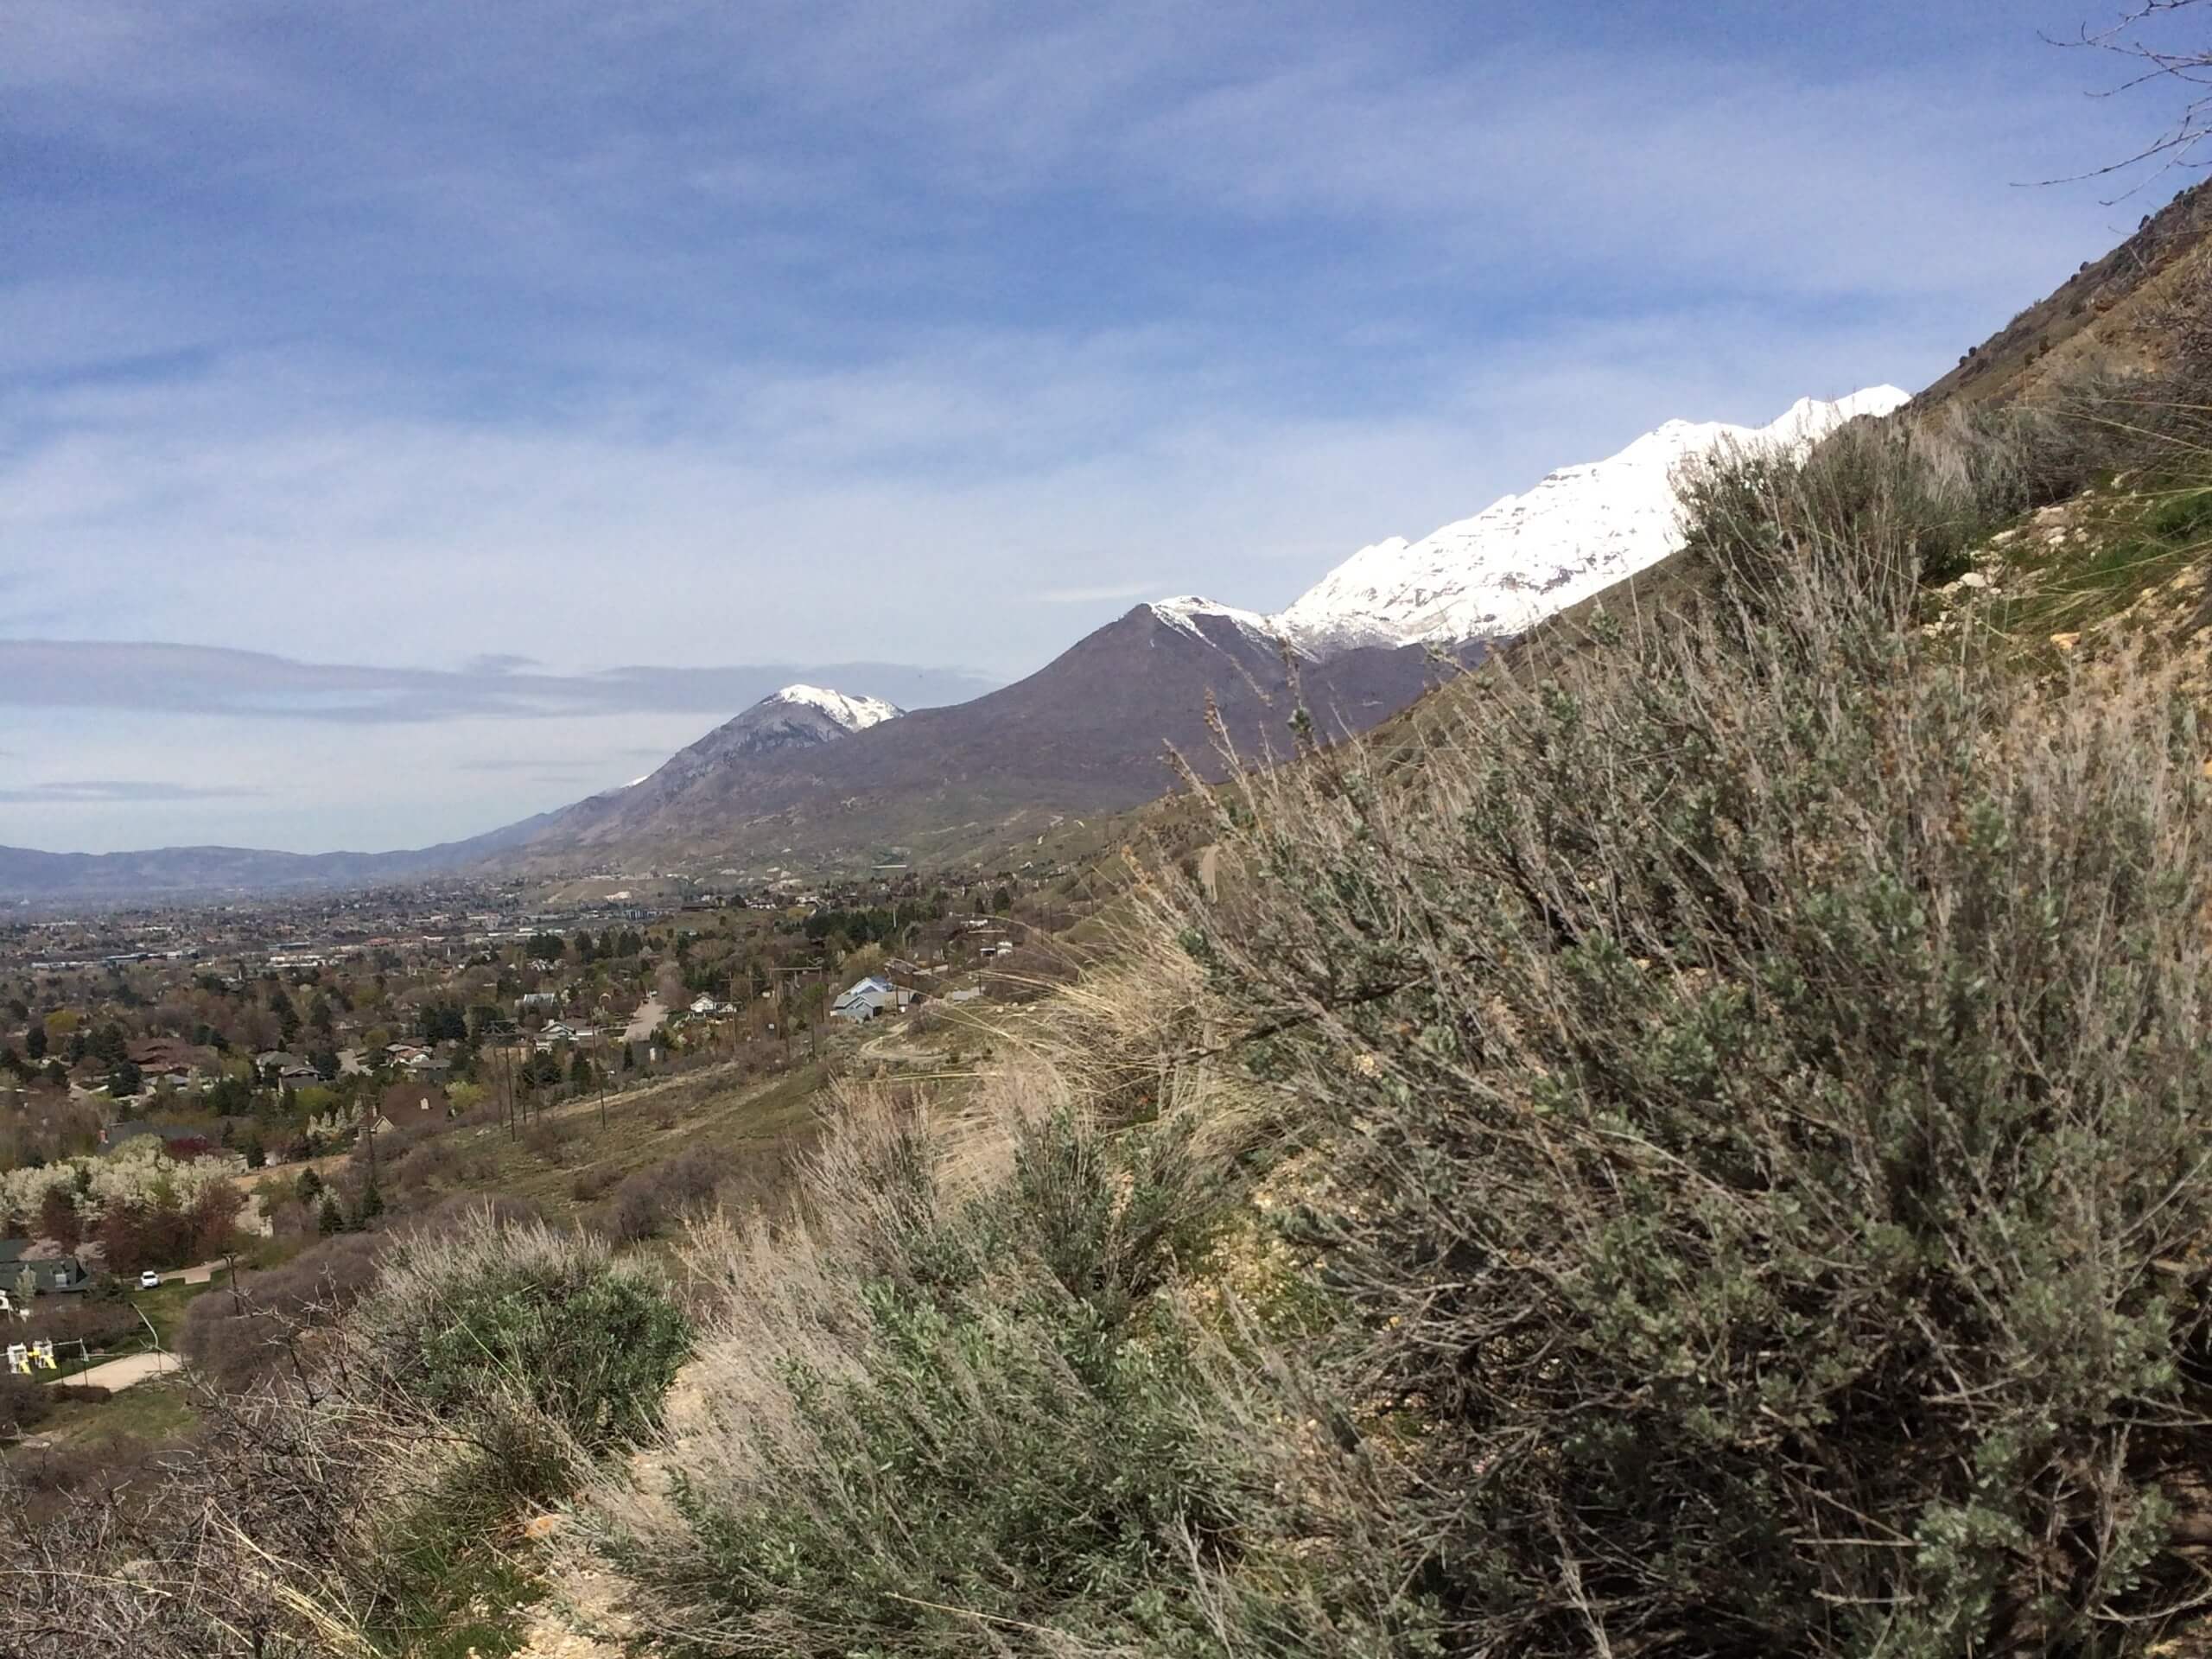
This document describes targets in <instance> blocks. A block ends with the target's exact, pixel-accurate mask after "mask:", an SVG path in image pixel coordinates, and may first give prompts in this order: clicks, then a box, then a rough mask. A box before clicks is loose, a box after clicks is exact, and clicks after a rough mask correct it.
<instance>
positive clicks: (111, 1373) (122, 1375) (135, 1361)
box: [65, 1353, 184, 1389]
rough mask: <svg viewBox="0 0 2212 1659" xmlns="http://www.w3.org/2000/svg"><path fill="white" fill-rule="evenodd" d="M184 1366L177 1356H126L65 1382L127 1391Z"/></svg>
mask: <svg viewBox="0 0 2212 1659" xmlns="http://www.w3.org/2000/svg"><path fill="white" fill-rule="evenodd" d="M183 1365H184V1362H183V1361H182V1360H181V1359H179V1358H178V1357H176V1356H175V1354H168V1353H162V1354H125V1355H124V1357H122V1358H121V1359H109V1360H103V1361H102V1362H101V1363H99V1364H98V1365H95V1366H93V1367H92V1369H91V1370H88V1371H79V1372H78V1373H77V1375H76V1376H72V1377H68V1378H67V1379H65V1380H66V1381H67V1382H71V1383H97V1384H99V1386H100V1387H101V1388H103V1389H127V1388H129V1387H130V1385H131V1384H132V1383H143V1382H144V1381H145V1380H146V1379H147V1378H148V1377H149V1376H168V1373H170V1372H171V1371H175V1370H181V1369H182V1368H183Z"/></svg>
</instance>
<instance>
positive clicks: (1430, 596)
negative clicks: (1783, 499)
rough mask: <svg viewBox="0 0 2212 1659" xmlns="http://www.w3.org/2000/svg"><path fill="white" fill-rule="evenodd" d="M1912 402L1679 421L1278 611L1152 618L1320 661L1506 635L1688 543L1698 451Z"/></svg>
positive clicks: (1791, 437)
mask: <svg viewBox="0 0 2212 1659" xmlns="http://www.w3.org/2000/svg"><path fill="white" fill-rule="evenodd" d="M1909 397H1910V394H1909V393H1907V392H1904V391H1899V390H1898V389H1897V387H1895V386H1886V385H1885V386H1872V387H1868V388H1867V389H1866V390H1865V391H1855V392H1853V393H1852V394H1851V395H1850V396H1849V397H1840V398H1837V399H1835V400H1834V401H1833V402H1826V403H1824V402H1821V401H1820V400H1819V399H1816V398H1812V397H1802V398H1800V399H1799V400H1798V401H1797V402H1796V403H1795V404H1791V405H1790V406H1789V409H1788V410H1785V411H1784V412H1783V414H1782V416H1780V417H1779V418H1777V419H1776V420H1774V421H1772V422H1770V423H1768V424H1767V425H1765V426H1763V427H1749V426H1734V425H1731V424H1729V423H1726V422H1723V421H1701V422H1698V421H1682V420H1675V421H1669V422H1667V423H1665V424H1664V425H1662V426H1660V427H1658V428H1656V429H1654V430H1652V431H1649V432H1647V433H1645V434H1644V435H1643V436H1642V437H1640V438H1638V439H1637V440H1636V441H1635V442H1632V443H1630V445H1628V447H1627V448H1624V449H1622V450H1620V451H1619V452H1618V454H1612V455H1609V456H1607V457H1606V458H1605V460H1603V461H1586V462H1583V463H1582V464H1580V465H1579V466H1573V467H1561V468H1560V470H1559V471H1557V472H1555V473H1553V474H1550V475H1549V476H1548V477H1547V478H1545V479H1544V480H1541V482H1540V483H1538V484H1537V485H1535V486H1534V487H1533V488H1531V489H1530V490H1529V491H1528V492H1527V493H1524V494H1520V495H1509V496H1505V497H1503V498H1502V499H1499V500H1497V501H1495V502H1492V503H1491V505H1489V506H1487V507H1485V508H1484V509H1483V510H1482V511H1481V512H1478V513H1476V514H1475V515H1474V516H1473V517H1472V518H1462V519H1459V520H1458V521H1457V522H1455V523H1452V524H1446V525H1445V526H1444V527H1443V528H1442V529H1440V530H1439V531H1435V532H1434V533H1433V534H1431V535H1429V536H1427V537H1423V538H1422V539H1421V540H1420V541H1418V542H1409V541H1408V540H1407V539H1406V538H1405V537H1402V536H1394V537H1390V538H1389V539H1388V540H1387V541H1382V542H1377V543H1374V544H1373V545H1371V546H1369V547H1363V548H1362V549H1360V550H1359V551H1358V552H1357V553H1355V554H1353V555H1352V556H1351V557H1350V558H1349V559H1346V560H1345V561H1344V563H1342V564H1340V565H1338V567H1337V568H1336V569H1333V570H1332V571H1330V572H1329V574H1328V575H1325V576H1324V577H1323V578H1322V579H1321V580H1320V581H1319V582H1316V583H1315V584H1314V585H1313V587H1312V588H1308V589H1307V590H1306V592H1305V593H1304V594H1300V596H1299V598H1298V599H1296V600H1295V601H1293V602H1292V603H1291V605H1290V606H1289V607H1287V608H1286V609H1284V610H1282V611H1280V612H1278V613H1275V614H1274V616H1262V615H1260V614H1258V613H1255V612H1252V611H1243V610H1238V609H1236V607H1233V606H1228V605H1220V604H1216V603H1214V602H1213V601H1209V600H1204V599H1199V598H1197V597H1195V596H1185V597H1182V598H1179V599H1168V600H1161V601H1157V602H1156V603H1154V606H1153V607H1152V610H1153V613H1154V615H1155V616H1156V617H1158V618H1159V619H1160V621H1161V622H1163V623H1165V624H1166V625H1167V626H1171V627H1176V628H1180V629H1182V630H1183V631H1184V632H1189V633H1193V634H1198V635H1199V637H1200V638H1204V637H1205V636H1204V635H1203V634H1202V633H1200V632H1199V629H1198V623H1197V620H1196V619H1198V618H1199V617H1202V616H1212V617H1221V618H1224V619H1226V620H1230V621H1231V622H1234V623H1235V624H1236V626H1239V627H1241V628H1243V629H1246V630H1248V631H1249V632H1254V633H1256V634H1258V635H1260V636H1262V637H1263V638H1266V639H1284V640H1287V641H1288V642H1289V644H1290V645H1292V646H1293V647H1294V649H1296V650H1297V651H1298V652H1300V654H1302V655H1304V656H1307V657H1311V658H1326V657H1331V656H1333V655H1335V654H1337V653H1338V652H1344V651H1349V650H1352V649H1354V648H1356V647H1358V646H1362V645H1383V646H1398V645H1421V644H1431V643H1433V644H1452V643H1457V642H1459V641H1462V640H1468V639H1508V638H1510V637H1511V636H1513V635H1515V634H1518V633H1522V632H1527V631H1528V630H1529V628H1531V627H1533V626H1535V625H1536V624H1537V623H1539V622H1541V621H1542V620H1544V618H1546V617H1548V616H1550V615H1552V614H1554V613H1556V612H1559V611H1562V610H1565V609H1566V608H1567V607H1568V606H1570V605H1573V604H1575V603H1577V602H1579V601H1581V600H1584V599H1586V598H1588V597H1589V596H1590V595H1591V594H1595V593H1598V592H1599V591H1601V590H1603V589H1604V588H1609V587H1611V585H1612V584H1613V583H1614V582H1618V581H1620V580H1621V579H1622V578H1623V577H1624V576H1629V575H1634V574H1635V573H1636V572H1637V571H1638V570H1641V569H1645V568H1646V567H1647V566H1649V565H1653V564H1656V563H1658V562H1659V561H1660V560H1661V559H1663V558H1665V557H1666V556H1668V555H1669V553H1672V552H1673V551H1675V549H1676V548H1678V547H1679V546H1681V524H1680V522H1679V518H1678V513H1677V503H1676V500H1675V486H1674V474H1675V468H1676V467H1679V466H1680V465H1681V463H1682V462H1683V461H1685V460H1687V459H1688V458H1689V457H1690V456H1692V455H1698V454H1709V453H1711V452H1712V451H1713V450H1714V449H1716V448H1719V447H1720V446H1722V445H1724V444H1734V445H1738V446H1740V447H1742V448H1783V449H1788V450H1791V451H1793V452H1797V453H1802V451H1804V450H1806V449H1808V448H1811V447H1812V445H1814V444H1815V443H1816V442H1819V441H1820V440H1821V438H1823V437H1825V436H1826V435H1827V434H1828V433H1830V432H1832V431H1834V429H1836V428H1837V427H1839V426H1841V425H1842V424H1843V423H1845V422H1846V421H1848V420H1851V419H1853V418H1855V417H1856V416H1861V415H1874V416H1879V415H1886V414H1888V413H1889V412H1890V411H1891V410H1894V409H1897V408H1898V407H1900V406H1901V405H1902V404H1904V403H1906V402H1907V401H1908V400H1909Z"/></svg>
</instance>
